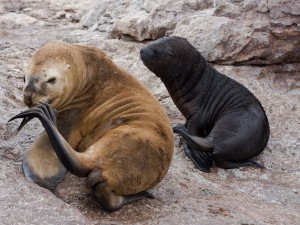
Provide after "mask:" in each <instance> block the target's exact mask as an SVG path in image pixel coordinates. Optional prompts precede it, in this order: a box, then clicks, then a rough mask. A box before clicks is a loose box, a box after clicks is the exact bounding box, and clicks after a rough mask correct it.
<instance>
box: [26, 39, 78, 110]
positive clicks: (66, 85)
mask: <svg viewBox="0 0 300 225" xmlns="http://www.w3.org/2000/svg"><path fill="white" fill-rule="evenodd" d="M69 49H70V47H69V46H68V45H65V44H58V43H50V44H47V45H44V46H43V47H42V48H40V49H39V50H38V51H37V52H36V53H35V54H34V55H33V56H32V58H31V60H30V62H29V65H28V69H27V72H26V75H25V77H24V89H23V91H24V103H25V104H26V105H27V106H28V107H33V106H36V105H37V104H39V103H41V102H48V103H49V104H51V106H52V107H53V108H56V109H59V108H60V107H62V106H63V105H64V104H66V103H67V102H68V101H69V100H70V98H71V97H72V91H73V92H74V88H76V84H75V81H76V79H77V78H76V76H75V74H76V71H77V68H76V64H74V63H73V60H74V59H73V55H72V52H71V51H70V50H69ZM78 88H79V85H78Z"/></svg>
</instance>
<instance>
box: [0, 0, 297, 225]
mask: <svg viewBox="0 0 300 225" xmlns="http://www.w3.org/2000/svg"><path fill="white" fill-rule="evenodd" d="M299 14H300V10H299V1H297V0H295V1H293V0H290V1H283V0H282V1H278V0H272V1H271V0H269V1H266V0H262V1H255V0H245V1H242V0H231V1H228V0H227V1H226V0H215V1H213V0H180V1H179V0H175V1H171V0H162V1H158V0H138V1H132V0H122V1H117V0H104V1H94V0H86V1H82V0H68V1H66V0H61V1H57V0H1V3H0V169H1V174H0V202H1V204H0V224H72V225H73V224H195V225H196V224H204V225H212V224H225V225H227V224H228V225H241V224H249V225H250V224H255V225H269V224H276V225H281V224H291V225H298V224H300V215H299V212H300V192H299V187H300V169H299V164H300V151H299V149H300V140H299V137H300V108H299V98H300V72H299V71H300V61H299V38H300V36H299ZM161 35H181V36H184V37H186V38H188V40H189V41H191V42H192V43H193V44H194V45H195V46H196V47H197V48H198V49H199V50H200V51H202V53H203V54H204V55H205V57H207V58H208V59H209V60H210V61H212V62H213V63H214V66H215V67H216V68H217V69H218V70H219V71H220V72H223V73H225V74H227V75H229V76H230V77H232V78H234V79H236V80H238V81H239V82H241V83H242V84H244V85H245V86H246V87H248V88H249V89H250V90H251V91H252V92H253V93H254V94H255V95H256V96H257V97H258V99H259V100H260V101H261V103H262V105H263V106H264V107H265V110H266V113H267V115H268V117H269V121H270V127H271V137H270V141H269V143H268V146H267V148H266V149H265V151H264V152H263V153H262V154H261V155H260V156H259V157H258V161H260V162H261V163H262V164H264V166H265V169H262V170H260V169H254V168H241V169H234V170H223V169H218V168H214V169H213V171H212V172H211V173H210V174H205V173H201V172H200V171H199V170H197V169H196V168H195V166H194V165H193V163H192V162H191V161H190V160H189V159H188V158H187V157H186V156H185V154H184V153H183V150H182V143H181V139H180V138H179V136H177V135H176V136H175V155H174V158H173V162H172V166H171V168H170V170H169V173H168V175H167V176H166V178H165V179H164V180H163V182H162V183H161V184H160V185H158V186H157V187H155V188H153V189H152V190H150V192H151V193H152V194H153V195H154V196H155V199H151V200H149V199H145V200H142V201H139V202H136V203H133V204H131V205H128V206H126V207H124V208H123V209H121V210H120V211H118V212H115V213H107V212H105V211H103V209H102V208H101V207H100V206H98V205H97V204H96V203H95V201H94V200H93V198H92V197H91V196H90V193H89V192H88V190H87V189H86V188H85V179H84V178H78V177H75V176H73V175H71V174H67V176H66V179H65V180H64V181H63V182H62V183H61V184H60V185H59V186H58V187H57V188H56V189H55V190H54V191H53V192H50V191H49V190H46V189H43V188H41V187H39V186H38V185H36V184H34V183H31V182H30V181H28V180H26V179H25V178H24V176H23V174H22V169H21V161H22V157H23V154H24V152H25V151H26V149H28V148H29V146H30V145H31V144H32V143H33V142H34V140H35V138H36V136H37V134H38V133H39V132H40V131H41V130H42V127H41V124H40V123H39V122H38V121H37V120H33V121H32V122H30V123H29V124H28V125H26V127H24V128H23V130H22V131H21V132H20V133H19V134H16V128H17V126H18V121H13V122H11V123H7V121H8V119H9V118H10V117H12V116H13V115H15V114H17V113H19V112H20V111H22V110H24V109H25V106H24V104H23V103H22V86H23V76H24V71H25V68H26V65H27V62H28V60H29V58H30V57H31V55H32V54H33V52H34V51H35V50H36V49H37V48H39V47H40V46H41V45H43V44H45V43H47V42H49V41H64V42H69V43H79V44H85V45H90V46H97V47H99V48H101V49H103V50H104V51H105V52H106V53H107V54H108V55H109V56H111V57H112V59H113V60H114V62H116V63H117V64H119V65H120V66H122V67H124V68H125V69H127V70H128V71H130V72H131V73H132V74H133V75H134V76H136V77H137V78H138V79H139V80H141V81H142V82H143V83H144V84H145V85H146V86H147V87H148V88H149V89H150V90H151V91H152V92H153V93H154V95H155V96H156V97H157V98H158V99H159V101H160V102H161V104H162V105H163V106H164V108H165V110H166V112H167V113H168V115H169V117H170V120H171V123H172V125H174V124H177V123H184V118H183V117H182V115H181V114H180V113H179V112H178V110H177V109H176V107H175V106H174V104H173V102H172V100H171V98H170V97H169V95H168V93H167V91H166V89H165V87H164V85H163V84H162V83H161V82H160V80H159V79H158V78H157V77H156V76H155V75H153V74H152V73H151V72H149V70H147V68H146V67H145V66H144V65H143V63H142V61H141V60H140V57H139V50H140V49H141V48H142V47H143V46H145V44H147V42H148V41H149V40H148V39H155V38H158V37H160V36H161ZM119 38H121V39H119ZM136 40H146V41H143V42H137V41H136ZM278 62H279V63H278ZM217 64H218V65H217ZM221 64H232V65H226V66H224V65H221ZM240 64H249V65H240ZM256 64H257V65H259V66H256ZM237 65H239V66H237ZM264 65H268V66H264Z"/></svg>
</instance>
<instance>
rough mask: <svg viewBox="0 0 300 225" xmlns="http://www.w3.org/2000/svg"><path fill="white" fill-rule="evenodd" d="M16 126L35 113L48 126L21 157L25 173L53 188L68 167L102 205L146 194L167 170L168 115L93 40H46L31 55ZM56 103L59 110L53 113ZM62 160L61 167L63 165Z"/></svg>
mask: <svg viewBox="0 0 300 225" xmlns="http://www.w3.org/2000/svg"><path fill="white" fill-rule="evenodd" d="M24 102H25V104H26V105H27V106H29V107H31V109H29V110H26V111H24V112H22V113H20V114H18V115H16V116H14V117H13V118H12V119H11V120H14V119H17V118H23V121H22V123H21V125H20V126H19V130H20V129H21V128H22V127H23V126H24V125H25V124H26V123H28V122H29V121H30V120H31V119H33V118H35V117H36V118H38V119H39V120H40V121H41V123H42V125H43V126H44V128H45V131H44V132H42V134H41V135H40V136H39V137H38V139H37V140H36V141H35V142H34V143H33V145H32V146H31V147H30V149H29V150H28V151H26V153H25V156H24V159H23V171H24V174H25V176H26V177H27V178H28V179H30V180H32V181H34V182H36V183H38V184H39V185H41V186H44V187H46V188H49V189H51V188H54V187H55V186H56V185H57V184H58V183H59V182H61V181H62V180H63V178H64V175H65V171H66V169H67V170H68V171H70V172H71V173H73V174H75V175H77V176H80V177H87V182H86V185H87V187H88V188H89V189H91V191H92V193H93V195H94V196H95V198H96V200H97V201H98V202H99V203H100V204H101V205H102V206H103V207H104V208H105V209H107V210H109V211H114V210H117V209H120V208H121V207H123V206H124V205H125V204H128V203H130V202H133V201H136V200H139V199H141V198H144V197H150V198H151V197H153V196H152V195H151V194H149V193H148V192H146V191H147V190H149V189H151V188H153V187H155V186H156V185H157V184H158V183H159V182H160V181H161V180H162V179H163V178H164V177H165V175H166V174H167V171H168V168H169V166H170V163H171V160H172V156H173V148H174V147H173V146H174V140H173V132H172V128H171V125H170V121H169V119H168V117H167V115H166V113H165V112H164V110H163V108H162V106H161V105H160V104H159V102H158V101H157V100H156V99H155V97H154V96H153V95H152V94H151V93H150V92H149V91H148V90H147V89H146V87H145V86H144V85H143V84H141V83H140V82H139V81H138V80H137V79H135V78H134V77H133V76H131V75H130V74H128V73H127V72H126V71H124V70H122V69H121V68H119V67H118V66H117V65H116V64H114V63H113V62H112V60H111V59H110V57H108V56H107V55H106V54H105V53H104V52H102V51H101V50H99V49H97V48H93V47H85V46H79V45H70V44H63V43H50V44H47V45H45V46H43V47H42V48H40V49H39V50H38V51H37V52H36V53H35V54H34V55H33V57H32V59H31V61H30V63H29V67H28V71H27V73H26V76H25V85H24ZM56 111H57V113H56ZM65 168H66V169H65Z"/></svg>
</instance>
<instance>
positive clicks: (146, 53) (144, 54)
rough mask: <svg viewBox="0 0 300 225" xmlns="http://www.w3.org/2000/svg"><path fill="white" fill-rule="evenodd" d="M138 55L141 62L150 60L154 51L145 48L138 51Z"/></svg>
mask: <svg viewBox="0 0 300 225" xmlns="http://www.w3.org/2000/svg"><path fill="white" fill-rule="evenodd" d="M140 55H141V58H142V60H147V59H151V58H152V57H154V51H153V50H152V49H151V48H147V47H145V48H142V49H141V50H140Z"/></svg>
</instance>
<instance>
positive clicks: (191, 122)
mask: <svg viewBox="0 0 300 225" xmlns="http://www.w3.org/2000/svg"><path fill="white" fill-rule="evenodd" d="M141 58H142V60H143V62H144V64H145V65H146V66H147V67H148V69H149V70H151V71H152V72H153V73H155V74H156V75H157V76H158V77H160V79H161V80H162V82H163V83H164V84H165V86H166V88H167V90H168V92H169V94H170V96H171V97H172V99H173V101H174V103H175V105H176V106H177V108H178V109H179V110H180V112H181V113H182V114H183V115H184V117H185V118H186V120H187V121H186V124H185V126H183V125H178V126H176V127H174V128H173V130H174V132H175V133H179V134H181V135H182V136H183V138H184V139H185V141H186V142H187V144H184V150H185V152H186V154H187V155H188V157H190V158H191V159H192V160H193V162H194V163H195V164H196V165H197V167H198V168H199V169H200V170H201V171H203V172H210V167H211V166H212V162H213V161H214V162H215V164H216V166H218V167H220V168H224V169H231V168H237V167H241V166H256V167H261V165H260V164H259V163H257V162H256V161H255V160H254V159H253V157H255V156H257V155H258V154H260V153H261V152H262V151H263V149H264V148H265V147H266V145H267V142H268V139H269V133H270V129H269V123H268V119H267V116H266V113H265V111H264V109H263V107H262V105H261V104H260V102H259V101H258V100H257V99H256V97H255V96H254V95H253V94H252V93H251V92H250V91H249V90H248V89H247V88H246V87H244V86H243V85H241V84H240V83H238V82H237V81H235V80H233V79H231V78H229V77H227V76H226V75H224V74H221V73H219V72H218V71H217V70H215V69H214V68H212V67H211V66H210V65H209V64H208V63H207V62H206V60H205V59H204V58H203V57H202V56H201V54H200V53H199V52H198V51H197V50H196V48H194V47H193V46H192V45H191V44H190V43H189V42H188V41H187V40H186V39H184V38H181V37H168V38H162V39H159V40H157V41H154V42H153V43H151V44H149V45H148V46H146V47H145V48H143V49H141Z"/></svg>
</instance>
